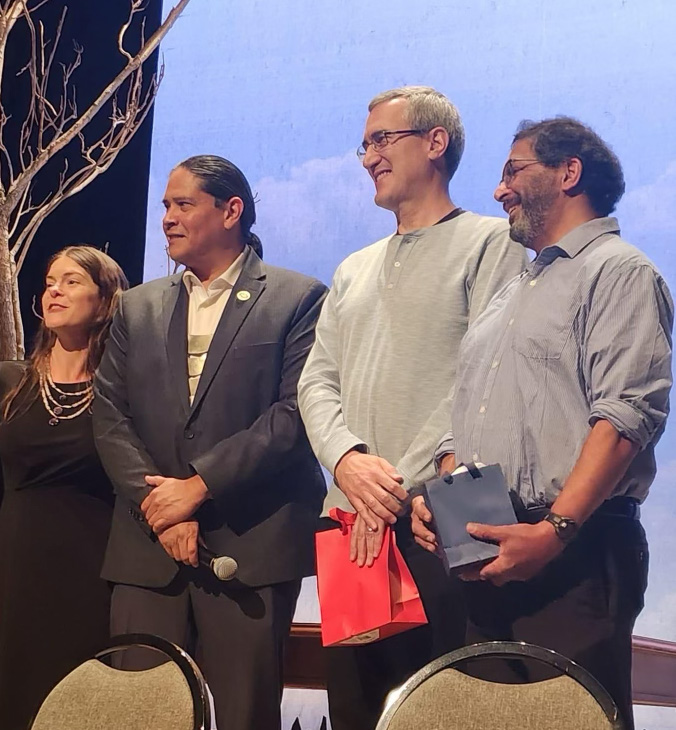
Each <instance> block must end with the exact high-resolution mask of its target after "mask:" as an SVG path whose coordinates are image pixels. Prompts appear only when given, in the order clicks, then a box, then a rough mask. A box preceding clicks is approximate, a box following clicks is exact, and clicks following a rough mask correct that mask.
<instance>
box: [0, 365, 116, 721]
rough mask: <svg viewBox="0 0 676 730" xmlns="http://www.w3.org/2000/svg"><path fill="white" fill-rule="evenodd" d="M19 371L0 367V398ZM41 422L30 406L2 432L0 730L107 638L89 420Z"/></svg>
mask: <svg viewBox="0 0 676 730" xmlns="http://www.w3.org/2000/svg"><path fill="white" fill-rule="evenodd" d="M24 367H25V366H24V365H23V364H22V363H15V362H3V363H0V397H4V395H5V394H6V393H7V392H8V391H9V389H10V388H11V387H13V385H14V384H15V383H17V382H18V380H19V378H20V377H21V374H22V372H23V368H24ZM58 387H59V388H61V389H62V390H64V391H67V390H69V389H70V390H75V391H77V390H81V388H82V386H81V385H59V386H58ZM22 396H23V397H24V398H25V397H26V394H25V393H20V394H19V396H18V397H19V399H21V398H22ZM22 411H23V409H22ZM49 419H50V416H49V414H48V413H47V411H46V410H45V407H44V405H43V403H42V400H41V399H40V398H39V397H38V399H37V400H36V401H35V402H34V403H33V404H32V405H31V406H30V407H29V409H28V410H27V411H25V412H22V414H21V415H19V416H18V417H16V418H13V419H12V420H10V421H9V422H8V423H4V422H3V423H0V461H1V463H2V474H3V482H4V495H3V496H2V502H1V504H0V728H2V730H25V729H26V728H27V727H28V726H29V723H30V721H31V718H32V717H33V715H34V714H35V712H36V711H37V708H38V707H39V705H40V703H41V702H42V700H43V699H44V698H45V696H46V695H47V694H48V693H49V691H50V690H51V688H52V687H53V686H54V685H55V684H56V683H57V682H58V681H59V680H60V679H61V678H62V677H63V676H65V675H66V674H67V673H68V672H69V671H70V670H71V669H73V668H74V667H75V666H77V665H78V664H79V663H80V662H82V661H84V660H85V659H88V658H89V657H90V656H91V655H92V654H93V653H94V652H96V651H97V650H99V649H100V648H101V647H102V645H103V644H104V643H105V641H106V639H107V638H108V636H109V633H108V626H109V609H110V589H109V586H108V584H107V583H106V582H105V581H103V580H102V579H101V578H100V577H99V573H100V571H101V564H102V562H103V553H104V550H105V547H106V542H107V539H108V532H109V529H110V520H111V516H112V505H113V492H112V488H111V486H110V483H109V482H108V480H107V478H106V476H105V474H104V472H103V469H102V467H101V464H100V462H99V459H98V457H97V454H96V450H95V448H94V439H93V434H92V423H91V415H90V414H88V413H83V414H82V415H80V416H78V417H77V418H75V419H73V420H70V421H63V420H62V421H60V422H59V424H58V425H57V426H50V425H49Z"/></svg>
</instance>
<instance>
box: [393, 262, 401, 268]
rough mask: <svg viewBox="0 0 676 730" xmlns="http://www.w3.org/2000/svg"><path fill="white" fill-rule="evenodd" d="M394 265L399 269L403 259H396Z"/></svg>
mask: <svg viewBox="0 0 676 730" xmlns="http://www.w3.org/2000/svg"><path fill="white" fill-rule="evenodd" d="M394 265H395V267H396V268H397V269H398V268H399V267H400V266H401V261H395V262H394Z"/></svg>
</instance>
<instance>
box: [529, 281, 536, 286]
mask: <svg viewBox="0 0 676 730" xmlns="http://www.w3.org/2000/svg"><path fill="white" fill-rule="evenodd" d="M537 283H538V282H537V279H533V281H531V282H529V284H528V285H529V286H535V285H536V284H537Z"/></svg>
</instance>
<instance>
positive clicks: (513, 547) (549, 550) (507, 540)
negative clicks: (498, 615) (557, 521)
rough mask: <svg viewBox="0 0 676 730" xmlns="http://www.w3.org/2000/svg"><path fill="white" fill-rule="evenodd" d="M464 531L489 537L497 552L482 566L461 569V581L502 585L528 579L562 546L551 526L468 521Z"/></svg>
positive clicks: (542, 523) (559, 551)
mask: <svg viewBox="0 0 676 730" xmlns="http://www.w3.org/2000/svg"><path fill="white" fill-rule="evenodd" d="M467 532H468V533H469V534H470V535H471V536H472V537H475V538H477V539H480V540H489V541H490V542H494V543H497V544H498V545H499V546H500V553H499V554H498V557H497V558H495V560H492V561H491V562H490V563H488V564H487V565H484V566H483V567H482V568H477V569H475V570H468V571H465V572H464V573H462V574H461V575H460V577H461V578H462V579H463V580H489V581H490V582H491V583H493V584H494V585H496V586H502V585H504V584H505V583H508V582H509V581H513V580H530V579H531V578H532V577H533V576H535V575H537V574H538V573H539V572H540V571H541V570H542V569H543V568H544V567H545V565H547V563H549V562H550V561H551V560H553V559H554V558H555V557H556V556H557V555H559V554H560V553H561V552H562V551H563V548H564V544H563V542H561V540H560V539H559V538H558V537H557V536H556V532H555V531H554V527H553V525H551V524H550V523H549V522H539V523H538V524H536V525H527V524H519V525H501V526H499V527H494V526H493V525H480V524H476V523H474V522H470V523H468V525H467Z"/></svg>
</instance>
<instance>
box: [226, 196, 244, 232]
mask: <svg viewBox="0 0 676 730" xmlns="http://www.w3.org/2000/svg"><path fill="white" fill-rule="evenodd" d="M221 209H222V211H223V228H225V230H226V231H230V230H232V229H233V228H234V227H235V226H236V225H237V224H238V223H239V219H240V218H241V217H242V213H243V212H244V201H243V200H242V199H241V198H238V197H237V196H236V195H234V196H233V197H232V198H230V200H226V201H225V202H224V203H222V204H221Z"/></svg>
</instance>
